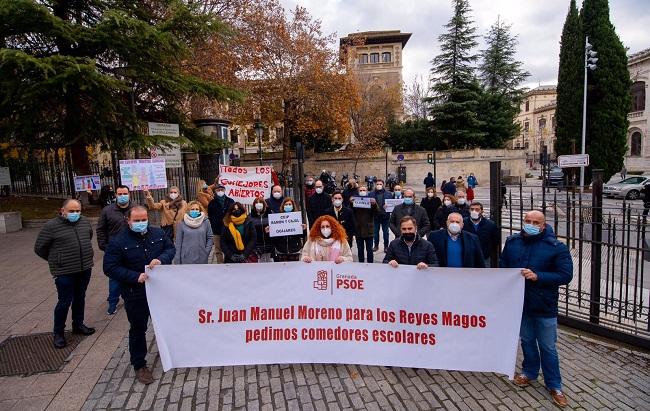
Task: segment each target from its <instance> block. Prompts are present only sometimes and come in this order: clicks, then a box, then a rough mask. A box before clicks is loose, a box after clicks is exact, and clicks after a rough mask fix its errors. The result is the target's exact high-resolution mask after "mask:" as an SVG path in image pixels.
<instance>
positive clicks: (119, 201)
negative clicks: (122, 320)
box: [97, 185, 133, 315]
mask: <svg viewBox="0 0 650 411" xmlns="http://www.w3.org/2000/svg"><path fill="white" fill-rule="evenodd" d="M115 194H116V201H115V204H111V205H107V206H106V207H104V208H103V209H102V212H101V214H100V216H99V221H97V245H98V246H99V249H100V250H102V251H106V247H108V243H109V242H110V241H111V239H112V238H113V237H114V236H116V235H117V234H118V233H119V232H120V231H122V229H123V228H124V227H126V226H127V224H126V214H127V213H128V212H129V210H130V209H131V207H133V203H132V202H131V195H130V193H129V188H128V187H127V186H125V185H120V186H117V189H116V190H115ZM106 301H108V309H107V310H106V313H107V314H108V315H113V314H115V311H117V303H118V302H120V285H119V284H118V282H117V281H115V280H113V279H110V278H109V279H108V298H107V299H106Z"/></svg>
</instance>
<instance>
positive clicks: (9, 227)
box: [0, 211, 23, 234]
mask: <svg viewBox="0 0 650 411" xmlns="http://www.w3.org/2000/svg"><path fill="white" fill-rule="evenodd" d="M22 228H23V223H22V217H21V215H20V212H19V211H12V212H8V213H0V233H2V234H6V233H13V232H15V231H20V230H22Z"/></svg>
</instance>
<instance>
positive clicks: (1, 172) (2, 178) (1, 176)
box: [0, 167, 11, 186]
mask: <svg viewBox="0 0 650 411" xmlns="http://www.w3.org/2000/svg"><path fill="white" fill-rule="evenodd" d="M10 185H11V175H10V174H9V167H0V186H10Z"/></svg>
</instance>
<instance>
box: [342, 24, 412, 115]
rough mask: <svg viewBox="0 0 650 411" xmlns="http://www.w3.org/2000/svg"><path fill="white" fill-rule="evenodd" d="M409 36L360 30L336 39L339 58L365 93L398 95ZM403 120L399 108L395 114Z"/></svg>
mask: <svg viewBox="0 0 650 411" xmlns="http://www.w3.org/2000/svg"><path fill="white" fill-rule="evenodd" d="M410 38H411V33H402V32H401V31H400V30H387V31H364V32H358V33H350V34H348V35H347V37H343V38H341V39H340V51H341V59H343V61H344V62H345V64H346V66H347V68H348V69H349V70H351V71H352V72H353V73H354V74H355V75H356V77H357V78H358V79H359V81H360V83H361V84H362V87H365V89H366V90H365V91H370V93H368V94H369V95H371V94H372V90H375V89H381V90H388V89H394V90H396V91H397V92H398V93H399V94H400V96H401V95H402V88H403V79H402V52H403V50H404V47H406V43H407V42H408V41H409V39H410ZM395 116H396V118H397V119H398V120H399V121H401V120H402V119H403V118H404V108H403V105H401V104H400V105H399V108H398V109H397V111H396V112H395Z"/></svg>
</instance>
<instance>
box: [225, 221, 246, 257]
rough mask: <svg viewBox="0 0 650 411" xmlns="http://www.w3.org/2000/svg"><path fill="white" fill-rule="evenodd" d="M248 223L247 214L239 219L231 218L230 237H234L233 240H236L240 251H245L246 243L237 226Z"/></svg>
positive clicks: (229, 225) (236, 246)
mask: <svg viewBox="0 0 650 411" xmlns="http://www.w3.org/2000/svg"><path fill="white" fill-rule="evenodd" d="M244 221H246V214H245V213H244V214H242V215H240V216H239V217H235V216H233V215H231V216H230V223H229V224H228V230H229V231H230V235H232V238H233V240H235V248H237V250H238V251H244V241H243V240H242V235H241V233H240V232H239V230H238V229H237V227H235V226H240V225H242V224H244Z"/></svg>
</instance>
